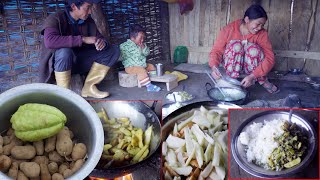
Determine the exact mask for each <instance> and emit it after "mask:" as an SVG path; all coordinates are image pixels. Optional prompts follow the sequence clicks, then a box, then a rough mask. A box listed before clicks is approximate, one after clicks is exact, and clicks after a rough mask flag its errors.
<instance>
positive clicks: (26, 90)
mask: <svg viewBox="0 0 320 180" xmlns="http://www.w3.org/2000/svg"><path fill="white" fill-rule="evenodd" d="M26 103H42V104H48V105H51V106H54V107H57V108H58V109H60V110H61V111H62V112H63V113H64V114H65V115H66V116H67V123H66V126H67V127H68V128H69V129H70V130H72V132H73V133H74V137H75V138H76V139H77V140H78V141H79V142H83V143H84V144H86V146H87V155H88V159H87V160H86V161H85V163H84V165H83V166H82V167H81V168H80V169H79V170H78V171H77V172H76V173H74V174H73V175H72V176H70V177H69V178H67V179H68V180H79V179H85V178H86V177H87V176H88V175H89V174H90V172H91V171H92V170H93V169H94V168H95V166H96V165H97V164H98V162H99V160H100V156H101V154H102V151H103V145H104V142H103V141H104V134H103V127H102V124H101V121H100V119H99V117H98V115H97V113H96V112H95V111H94V109H93V108H92V107H91V106H90V104H89V103H88V102H87V101H86V100H85V99H83V98H82V97H81V96H79V95H78V94H76V93H74V92H73V91H71V90H68V89H65V88H62V87H59V86H56V85H52V84H42V83H33V84H27V85H22V86H17V87H15V88H12V89H9V90H7V91H5V92H4V93H2V94H0V107H1V108H0V114H1V118H0V124H1V126H0V132H3V131H6V130H8V129H9V127H11V123H10V117H11V115H12V114H13V113H14V112H15V111H17V109H18V108H19V106H21V105H23V104H26ZM0 179H9V177H8V176H7V175H6V174H4V173H2V172H0Z"/></svg>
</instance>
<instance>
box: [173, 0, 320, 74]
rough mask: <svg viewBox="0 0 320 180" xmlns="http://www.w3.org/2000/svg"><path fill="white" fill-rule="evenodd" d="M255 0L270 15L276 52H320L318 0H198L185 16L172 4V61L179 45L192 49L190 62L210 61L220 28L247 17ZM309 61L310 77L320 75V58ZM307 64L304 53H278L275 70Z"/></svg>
mask: <svg viewBox="0 0 320 180" xmlns="http://www.w3.org/2000/svg"><path fill="white" fill-rule="evenodd" d="M292 2H293V14H292V24H290V19H291V5H292ZM253 3H258V4H261V5H262V6H263V7H264V8H265V10H266V12H267V14H268V17H269V18H268V21H267V24H266V25H265V28H266V29H267V30H268V32H269V38H270V40H271V42H272V46H273V49H274V50H275V51H277V52H278V51H300V52H302V53H303V51H310V52H320V43H319V42H320V33H318V31H317V30H319V29H320V9H319V8H320V7H319V6H320V3H318V0H299V1H293V0H281V1H279V0H241V1H240V0H194V9H193V10H192V11H191V12H189V13H188V14H184V15H180V12H179V5H178V4H177V3H175V4H169V16H170V18H169V24H170V50H171V60H172V61H173V52H174V49H175V47H176V46H179V45H183V46H187V47H188V50H189V58H188V63H193V64H203V63H206V62H208V58H209V51H210V49H211V47H212V45H213V43H214V40H215V38H216V36H217V35H218V33H219V31H220V29H221V28H222V27H223V26H225V25H226V24H227V23H228V22H231V21H234V20H236V19H239V18H243V15H244V12H245V10H246V9H247V8H248V7H249V6H250V5H251V4H253ZM290 27H291V31H290ZM280 54H282V55H283V53H280ZM300 54H301V53H300ZM306 57H307V56H306ZM319 59H320V58H319ZM305 60H306V63H305V68H304V71H305V72H306V73H307V74H308V75H310V76H320V71H319V67H320V61H319V60H311V59H305ZM303 64H304V58H301V56H299V58H292V56H291V57H283V56H276V65H275V67H274V70H278V71H288V70H289V69H290V68H302V67H303Z"/></svg>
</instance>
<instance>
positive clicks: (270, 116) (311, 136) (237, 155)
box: [231, 111, 318, 178]
mask: <svg viewBox="0 0 320 180" xmlns="http://www.w3.org/2000/svg"><path fill="white" fill-rule="evenodd" d="M287 118H289V112H285V111H265V112H261V113H258V114H255V115H253V116H251V117H250V118H248V119H246V120H245V121H244V122H243V123H242V124H241V125H240V126H239V127H238V129H237V130H236V132H235V134H234V135H233V137H232V141H231V151H232V155H233V157H234V159H235V161H236V162H237V164H238V165H239V166H240V167H241V168H242V169H243V170H245V171H246V172H248V173H250V174H251V175H254V176H256V177H260V178H289V177H291V176H292V175H293V174H296V173H298V172H300V171H302V170H303V169H304V168H306V167H307V165H308V164H309V163H310V162H311V161H312V160H313V159H314V156H315V154H316V152H317V146H318V143H317V142H318V140H317V137H318V135H317V133H316V131H315V129H314V128H313V126H312V124H311V123H310V121H309V120H307V119H305V118H303V117H301V116H299V115H296V114H293V115H292V117H291V122H292V123H295V124H297V126H299V128H300V129H301V130H302V132H303V134H304V135H305V136H307V139H308V142H307V143H308V148H307V150H306V152H305V155H304V156H303V158H302V161H301V163H300V164H299V165H297V166H294V167H292V168H289V169H283V170H281V171H272V170H267V169H264V168H263V167H261V166H258V165H256V164H254V163H252V162H248V161H247V158H246V148H247V147H245V146H244V145H242V144H241V143H240V141H239V136H240V134H241V132H244V131H247V130H248V128H249V127H250V125H252V124H253V123H264V122H266V121H271V120H274V119H287Z"/></svg>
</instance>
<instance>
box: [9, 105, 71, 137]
mask: <svg viewBox="0 0 320 180" xmlns="http://www.w3.org/2000/svg"><path fill="white" fill-rule="evenodd" d="M66 121H67V117H66V116H65V115H64V114H63V113H62V112H61V111H60V110H59V109H57V108H56V107H53V106H50V105H46V104H37V103H28V104H24V105H22V106H20V107H19V109H18V111H16V112H15V113H14V114H13V115H12V117H11V119H10V122H11V123H12V128H13V129H14V133H15V135H16V136H17V138H19V139H21V140H23V141H30V142H34V141H39V140H42V139H45V138H48V137H51V136H53V135H55V134H57V133H58V132H59V131H60V130H61V129H63V127H64V124H65V123H66Z"/></svg>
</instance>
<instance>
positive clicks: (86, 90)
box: [81, 62, 110, 98]
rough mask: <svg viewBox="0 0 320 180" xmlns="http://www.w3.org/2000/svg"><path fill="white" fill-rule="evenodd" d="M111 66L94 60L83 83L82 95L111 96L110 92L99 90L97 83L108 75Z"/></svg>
mask: <svg viewBox="0 0 320 180" xmlns="http://www.w3.org/2000/svg"><path fill="white" fill-rule="evenodd" d="M109 69H110V67H108V66H105V65H102V64H99V63H96V62H94V63H93V65H92V67H91V69H90V71H89V74H88V76H87V78H86V81H85V83H84V85H83V88H82V92H81V96H82V97H93V98H105V97H108V96H109V93H108V92H102V91H99V90H98V89H97V87H96V84H99V83H100V82H101V81H102V80H103V79H104V77H105V76H106V75H107V72H108V71H109Z"/></svg>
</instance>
